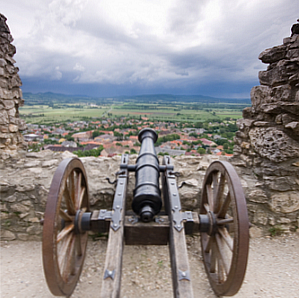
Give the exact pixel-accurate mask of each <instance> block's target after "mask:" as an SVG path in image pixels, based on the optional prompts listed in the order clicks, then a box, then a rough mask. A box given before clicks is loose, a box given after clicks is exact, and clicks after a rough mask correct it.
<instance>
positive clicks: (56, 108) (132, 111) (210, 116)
mask: <svg viewBox="0 0 299 298" xmlns="http://www.w3.org/2000/svg"><path fill="white" fill-rule="evenodd" d="M244 107H245V106H244V104H240V105H237V104H233V105H232V104H226V105H225V106H223V105H222V106H221V105H218V106H217V105H215V104H213V105H209V104H205V105H202V104H201V105H195V104H189V103H183V104H179V103H176V104H168V103H164V104H161V103H160V104H146V103H134V104H132V103H111V104H103V105H90V104H87V103H76V104H73V103H63V104H59V103H55V104H53V103H52V104H50V105H30V106H26V105H25V106H24V107H21V108H20V117H21V118H23V119H25V120H26V122H30V123H43V124H46V123H53V122H61V121H74V120H87V119H89V120H91V119H101V118H102V117H104V116H106V117H110V118H114V117H121V116H126V117H127V116H129V117H133V118H140V117H147V118H148V119H150V120H163V121H177V122H186V121H187V122H198V121H201V122H204V121H217V120H223V119H228V118H230V119H238V118H241V117H242V109H243V108H244Z"/></svg>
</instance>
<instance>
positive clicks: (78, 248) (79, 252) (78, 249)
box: [75, 234, 82, 256]
mask: <svg viewBox="0 0 299 298" xmlns="http://www.w3.org/2000/svg"><path fill="white" fill-rule="evenodd" d="M81 241H82V240H81V235H80V234H78V235H77V237H76V243H75V244H76V253H77V256H82V247H81V245H82V243H81Z"/></svg>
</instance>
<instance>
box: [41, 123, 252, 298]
mask: <svg viewBox="0 0 299 298" xmlns="http://www.w3.org/2000/svg"><path fill="white" fill-rule="evenodd" d="M157 138H158V135H157V133H156V132H155V131H154V130H152V129H150V128H145V129H143V130H141V131H140V132H139V135H138V139H139V141H140V143H141V149H140V152H139V155H138V158H137V161H136V164H135V165H130V164H129V162H128V161H129V156H128V155H127V154H123V155H122V157H121V164H120V169H119V171H118V172H117V179H116V181H115V184H116V189H115V194H114V200H113V206H112V210H106V209H101V210H93V211H91V209H90V203H89V193H88V181H87V176H86V172H85V169H84V166H83V164H82V162H81V161H80V159H78V158H69V159H65V160H63V161H62V162H61V163H60V164H59V166H58V168H57V170H56V172H55V174H54V176H53V180H52V183H51V186H50V190H49V195H48V201H47V205H46V210H45V215H44V223H43V244H42V255H43V267H44V273H45V278H46V281H47V284H48V287H49V289H50V291H51V292H52V294H53V295H55V296H66V297H70V296H71V295H72V293H73V291H74V289H75V287H76V284H77V281H78V279H79V277H80V273H81V271H82V267H83V262H84V258H85V255H86V247H87V242H88V232H89V231H93V232H96V233H103V232H109V238H108V245H107V252H106V261H105V267H104V270H103V278H102V288H101V294H100V297H102V298H106V297H120V286H121V274H122V252H123V247H124V244H125V245H169V251H170V260H171V270H172V281H173V295H174V297H193V290H192V279H191V274H190V268H189V263H188V256H187V247H186V241H185V235H186V234H194V233H195V234H196V233H198V234H200V242H201V251H202V257H203V263H204V267H205V270H206V273H207V276H208V279H209V282H210V285H211V287H212V289H213V291H214V292H215V294H216V295H217V296H233V295H235V294H236V293H237V292H238V291H239V289H240V287H241V285H242V282H243V279H244V275H245V272H246V266H247V259H248V249H249V221H248V215H247V207H246V200H245V196H244V193H243V189H242V186H241V182H240V180H239V177H238V175H237V173H236V171H235V170H234V168H233V166H232V165H231V164H230V163H229V162H226V161H214V162H213V163H211V165H210V166H209V168H208V169H207V171H206V174H205V178H204V181H203V186H202V191H201V198H198V199H199V200H200V208H199V212H191V211H183V210H182V207H181V202H180V196H179V189H178V186H177V181H176V176H177V175H176V172H174V166H173V164H172V162H171V158H170V156H164V157H163V162H162V164H161V165H160V164H159V159H158V157H157V155H156V152H155V148H154V143H155V142H156V140H157ZM129 172H135V189H134V193H133V201H132V210H133V212H132V211H130V210H129V211H126V210H125V206H126V192H127V185H128V179H129ZM159 179H160V181H161V183H159ZM160 184H161V189H160ZM132 214H133V215H132Z"/></svg>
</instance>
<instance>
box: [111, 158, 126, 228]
mask: <svg viewBox="0 0 299 298" xmlns="http://www.w3.org/2000/svg"><path fill="white" fill-rule="evenodd" d="M128 161H129V156H128V155H127V154H124V155H123V156H122V163H121V165H120V168H121V170H120V171H118V172H117V173H116V175H118V179H117V185H116V190H115V194H114V200H113V207H112V210H113V212H112V217H111V225H110V226H111V228H112V229H113V230H114V231H117V230H118V229H119V228H120V221H121V218H122V211H123V204H124V201H125V196H126V193H125V190H126V188H127V187H126V186H127V179H128V170H126V169H124V167H125V165H127V164H128Z"/></svg>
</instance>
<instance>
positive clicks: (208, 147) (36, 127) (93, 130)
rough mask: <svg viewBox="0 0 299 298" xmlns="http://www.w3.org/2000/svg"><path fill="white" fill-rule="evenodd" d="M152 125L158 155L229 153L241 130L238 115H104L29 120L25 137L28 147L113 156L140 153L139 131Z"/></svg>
mask: <svg viewBox="0 0 299 298" xmlns="http://www.w3.org/2000/svg"><path fill="white" fill-rule="evenodd" d="M145 127H151V128H153V129H154V130H155V131H156V132H157V133H158V135H159V138H158V141H157V142H156V144H155V145H156V152H157V154H158V155H170V156H178V155H193V156H198V155H203V154H214V155H226V156H231V155H232V154H233V146H234V141H233V138H234V135H235V132H236V131H237V130H238V128H237V125H236V120H235V119H229V118H227V119H226V120H223V121H222V122H196V123H182V122H170V121H167V122H163V121H151V120H149V119H148V118H147V117H140V118H139V119H136V118H132V117H129V116H128V117H118V118H109V117H107V118H102V119H101V120H97V121H73V122H62V123H55V125H53V124H47V125H42V124H31V123H27V130H26V131H24V133H23V134H24V138H25V140H26V141H27V142H28V151H40V150H45V149H49V150H52V151H56V152H63V151H70V152H73V153H74V154H76V155H78V156H79V157H82V156H106V157H112V156H114V155H119V154H123V153H129V154H138V153H139V149H140V143H139V142H138V132H139V131H140V130H141V129H143V128H145Z"/></svg>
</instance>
